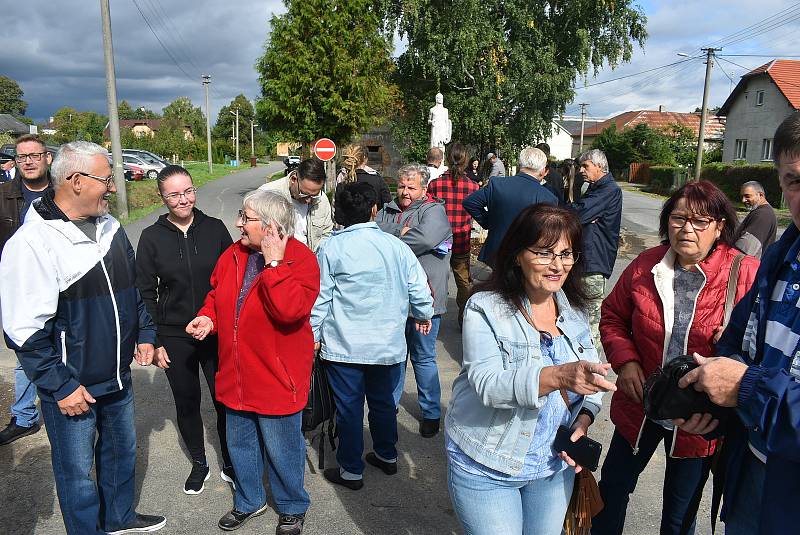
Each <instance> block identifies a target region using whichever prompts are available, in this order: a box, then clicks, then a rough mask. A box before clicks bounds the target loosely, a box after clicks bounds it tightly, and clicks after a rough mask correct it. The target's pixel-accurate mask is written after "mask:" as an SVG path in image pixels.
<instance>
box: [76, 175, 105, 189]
mask: <svg viewBox="0 0 800 535" xmlns="http://www.w3.org/2000/svg"><path fill="white" fill-rule="evenodd" d="M76 173H77V174H79V175H83V176H88V177H89V178H93V179H95V180H97V181H99V182H102V183H104V184H105V185H106V189H108V188H110V187H111V184H113V183H114V175H109V176H97V175H90V174H89V173H83V172H81V171H76Z"/></svg>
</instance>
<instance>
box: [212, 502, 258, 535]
mask: <svg viewBox="0 0 800 535" xmlns="http://www.w3.org/2000/svg"><path fill="white" fill-rule="evenodd" d="M266 510H267V504H266V503H265V504H264V505H263V506H262V507H261V509H258V510H256V511H253V512H252V513H243V512H241V511H237V510H236V509H232V510H231V511H228V512H227V513H225V516H223V517H222V518H220V519H219V522H217V526H219V529H221V530H225V531H233V530H235V529H239V528H240V527H242V526H243V525H244V523H245V522H247V521H248V520H250V519H251V518H253V517H254V516H258V515H263V514H264V511H266Z"/></svg>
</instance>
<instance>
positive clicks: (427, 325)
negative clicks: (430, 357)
mask: <svg viewBox="0 0 800 535" xmlns="http://www.w3.org/2000/svg"><path fill="white" fill-rule="evenodd" d="M414 324H415V325H414V328H415V329H417V332H419V333H420V334H424V335H426V336H427V335H428V333H429V332H431V326H432V325H433V324H432V323H431V320H418V319H416V318H414Z"/></svg>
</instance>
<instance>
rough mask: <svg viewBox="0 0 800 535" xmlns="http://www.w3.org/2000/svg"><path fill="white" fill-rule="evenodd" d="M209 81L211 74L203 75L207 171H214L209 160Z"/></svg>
mask: <svg viewBox="0 0 800 535" xmlns="http://www.w3.org/2000/svg"><path fill="white" fill-rule="evenodd" d="M210 83H211V76H209V75H208V74H204V75H203V87H204V88H205V89H206V145H208V172H209V173H212V172H213V171H214V164H213V163H212V162H211V108H209V106H208V84H210Z"/></svg>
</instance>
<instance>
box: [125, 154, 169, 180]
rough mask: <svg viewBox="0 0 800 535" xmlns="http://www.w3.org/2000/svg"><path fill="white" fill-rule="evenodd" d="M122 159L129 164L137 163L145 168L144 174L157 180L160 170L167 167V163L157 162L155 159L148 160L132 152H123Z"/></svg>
mask: <svg viewBox="0 0 800 535" xmlns="http://www.w3.org/2000/svg"><path fill="white" fill-rule="evenodd" d="M122 161H123V162H124V163H127V164H131V165H136V166H138V167H141V168H142V169H144V176H146V177H147V178H149V179H151V180H155V179H156V178H158V172H159V171H161V170H162V169H164V168H165V167H166V165H164V164H161V163H156V162H153V161H146V160H145V159H144V158H140V157H139V156H133V155H132V154H123V155H122Z"/></svg>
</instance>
